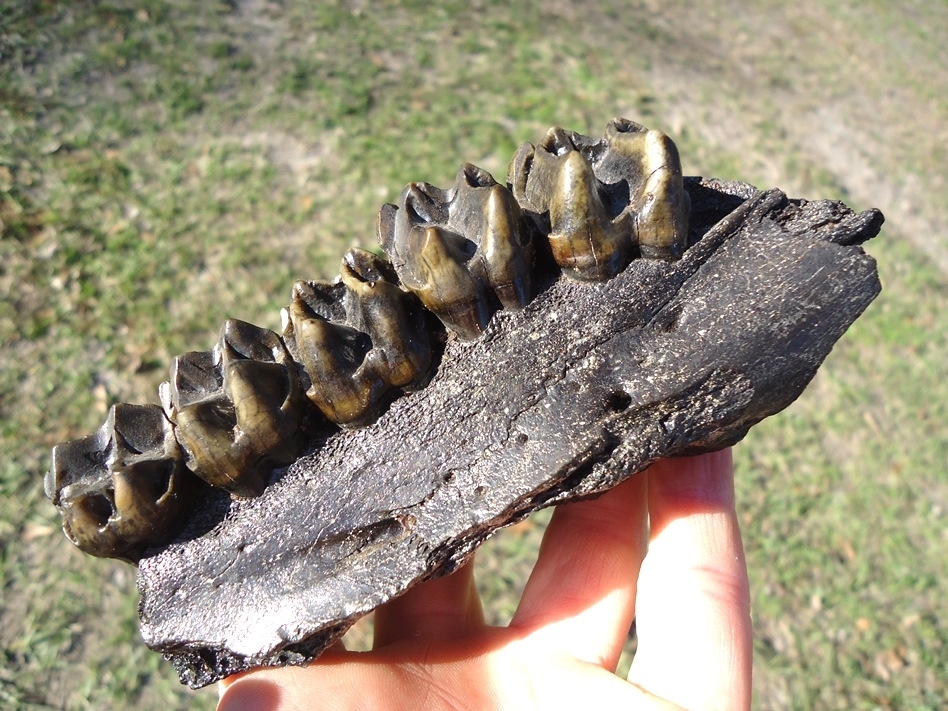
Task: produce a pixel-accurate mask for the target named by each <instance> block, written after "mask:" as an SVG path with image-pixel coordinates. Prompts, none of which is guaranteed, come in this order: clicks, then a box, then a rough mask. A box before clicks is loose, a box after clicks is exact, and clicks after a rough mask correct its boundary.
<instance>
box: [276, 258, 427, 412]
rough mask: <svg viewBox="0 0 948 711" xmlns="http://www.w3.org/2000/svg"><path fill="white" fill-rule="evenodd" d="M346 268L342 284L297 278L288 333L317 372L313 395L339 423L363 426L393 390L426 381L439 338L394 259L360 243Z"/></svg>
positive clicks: (313, 375) (296, 349)
mask: <svg viewBox="0 0 948 711" xmlns="http://www.w3.org/2000/svg"><path fill="white" fill-rule="evenodd" d="M340 272H341V275H340V280H339V281H338V282H336V283H335V284H329V283H326V282H298V283H297V284H296V286H295V287H294V289H293V299H292V301H291V303H290V306H289V308H288V309H287V317H286V325H285V327H284V338H285V339H286V342H287V345H288V347H289V348H290V350H291V351H292V352H293V353H294V355H295V356H297V358H298V360H299V361H300V362H301V363H302V365H303V368H304V370H305V372H306V374H307V375H308V377H309V380H310V385H309V388H308V389H307V391H306V394H307V396H308V397H309V399H310V400H311V401H312V402H313V403H314V404H315V405H316V406H317V407H318V408H319V409H320V410H321V411H322V412H323V414H325V415H326V417H328V418H329V419H330V420H332V421H333V422H335V423H337V424H340V425H346V426H359V425H362V424H365V423H366V422H368V421H371V420H373V419H375V418H376V417H377V416H378V413H379V409H380V407H381V406H382V404H383V402H384V396H385V394H386V393H387V392H388V391H390V390H392V389H396V388H397V389H402V390H410V389H413V388H415V387H418V386H419V385H420V384H421V383H422V382H423V380H424V378H425V377H426V375H427V372H428V366H429V365H430V363H431V345H430V343H429V338H428V328H427V324H426V323H425V315H424V312H423V310H422V309H421V306H420V304H418V302H417V300H416V299H415V298H414V297H413V296H412V295H411V294H409V293H407V292H405V291H403V290H402V289H400V288H399V287H398V286H397V283H396V282H397V279H396V277H395V274H394V271H393V269H392V266H391V264H389V263H388V262H386V261H385V260H384V259H382V258H380V257H378V256H376V255H374V254H372V253H371V252H366V251H365V250H361V249H352V250H349V251H348V252H347V253H346V254H345V256H344V257H343V259H342V264H341V268H340Z"/></svg>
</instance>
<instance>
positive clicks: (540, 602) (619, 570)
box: [511, 475, 648, 671]
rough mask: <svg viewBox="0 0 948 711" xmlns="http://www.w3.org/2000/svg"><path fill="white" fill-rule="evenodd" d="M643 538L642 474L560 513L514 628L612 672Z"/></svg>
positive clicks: (624, 633)
mask: <svg viewBox="0 0 948 711" xmlns="http://www.w3.org/2000/svg"><path fill="white" fill-rule="evenodd" d="M647 540H648V537H647V527H646V478H645V476H644V475H636V476H633V477H632V478H631V479H630V480H629V481H627V482H625V483H623V484H621V485H619V486H617V487H616V488H615V489H613V490H612V491H609V492H607V493H606V494H603V495H602V496H601V497H599V498H598V499H595V500H593V501H583V502H580V503H575V504H568V505H565V506H559V507H557V509H556V512H555V513H554V514H553V518H552V520H551V521H550V524H549V526H548V527H547V530H546V533H545V535H544V537H543V544H542V545H541V547H540V554H539V556H538V558H537V563H536V566H535V567H534V569H533V573H532V574H531V575H530V579H529V580H528V581H527V585H526V587H525V589H524V592H523V597H522V598H521V600H520V605H519V607H518V608H517V612H516V614H515V615H514V618H513V620H512V621H511V627H520V628H523V629H525V630H527V631H528V634H529V635H530V636H531V637H532V638H533V639H534V640H535V641H537V642H539V643H540V644H541V646H542V647H544V648H552V649H559V650H561V651H563V652H564V653H566V654H568V655H570V656H574V657H576V658H577V659H580V660H583V661H587V662H590V663H592V664H596V665H599V666H602V667H604V668H606V669H608V670H609V671H614V670H615V667H616V664H618V661H619V655H620V653H621V652H622V645H623V644H624V643H625V640H626V638H627V636H628V631H629V627H630V625H631V624H632V617H633V614H634V610H635V581H636V578H637V577H638V573H639V566H640V565H641V563H642V558H643V556H644V555H645V549H646V544H647Z"/></svg>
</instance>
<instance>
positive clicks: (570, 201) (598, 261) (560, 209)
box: [549, 151, 632, 281]
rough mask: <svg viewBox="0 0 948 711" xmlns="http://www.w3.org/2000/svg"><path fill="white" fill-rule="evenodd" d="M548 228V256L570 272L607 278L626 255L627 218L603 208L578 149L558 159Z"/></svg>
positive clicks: (628, 245)
mask: <svg viewBox="0 0 948 711" xmlns="http://www.w3.org/2000/svg"><path fill="white" fill-rule="evenodd" d="M550 228H551V231H550V237H549V240H550V247H551V248H552V250H553V258H554V259H555V260H556V263H557V264H559V265H560V267H562V268H563V269H564V270H566V271H567V273H569V274H570V275H571V276H574V277H576V278H579V279H585V280H589V281H605V280H606V279H611V278H612V277H614V276H615V275H616V274H618V273H619V272H620V271H622V269H624V268H625V266H626V265H627V264H628V262H629V259H630V258H631V252H632V249H631V243H630V228H629V222H628V219H626V217H625V214H620V215H619V217H618V218H617V219H616V220H615V221H613V220H612V219H610V217H609V215H608V214H606V209H605V207H604V206H603V204H602V200H601V198H600V197H599V190H598V181H597V179H596V176H595V175H594V174H593V170H592V167H591V166H590V165H589V163H587V162H586V159H585V158H584V157H583V155H582V154H581V153H580V152H579V151H571V152H569V153H567V154H566V155H565V156H563V158H562V159H561V163H560V168H559V175H558V180H557V186H556V190H555V192H554V193H553V197H552V200H551V202H550Z"/></svg>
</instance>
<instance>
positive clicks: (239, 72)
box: [0, 0, 948, 709]
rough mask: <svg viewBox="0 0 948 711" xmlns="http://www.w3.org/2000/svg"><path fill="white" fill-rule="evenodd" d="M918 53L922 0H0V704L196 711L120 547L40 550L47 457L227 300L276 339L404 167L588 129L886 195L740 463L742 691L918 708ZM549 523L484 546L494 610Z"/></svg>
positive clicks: (90, 426) (942, 82)
mask: <svg viewBox="0 0 948 711" xmlns="http://www.w3.org/2000/svg"><path fill="white" fill-rule="evenodd" d="M946 67H948V4H946V3H945V2H943V1H942V0H905V1H903V2H900V3H888V2H882V1H881V0H864V1H861V2H840V1H839V0H797V1H796V2H794V3H782V2H772V1H768V0H752V1H750V2H727V1H724V2H721V1H717V2H698V3H686V2H677V1H675V0H665V1H663V2H657V1H656V2H646V1H640V2H619V1H618V0H616V1H612V0H603V1H602V2H563V1H560V0H545V1H544V2H522V3H517V4H514V5H511V4H509V3H501V2H490V1H488V0H483V1H480V2H478V1H476V0H469V1H467V2H444V3H437V4H436V3H430V2H371V1H369V0H361V1H360V0H352V1H351V2H335V3H333V2H325V3H314V2H311V1H303V0H282V1H281V0H273V1H266V0H230V1H227V2H206V3H192V2H185V1H184V0H143V1H141V2H131V1H130V0H129V1H124V0H115V1H113V2H83V3H65V2H53V1H52V0H49V1H46V2H41V1H38V0H37V1H34V2H29V1H26V0H23V1H21V2H15V1H14V0H0V221H2V237H0V296H2V300H0V452H2V453H3V457H2V459H0V584H2V593H0V595H2V597H0V654H2V658H0V707H2V708H4V709H7V708H10V709H60V708H68V709H86V708H89V709H92V708H94V709H103V708H128V707H132V706H135V707H137V708H143V709H153V708H154V709H159V708H160V709H174V708H181V709H185V708H189V709H190V708H208V709H210V708H213V706H214V702H215V700H216V692H215V690H214V689H213V688H212V689H206V690H203V691H201V692H192V691H190V690H187V689H185V688H184V687H181V686H180V685H179V684H178V682H177V679H176V677H175V675H174V673H173V671H172V669H171V668H170V666H168V665H167V664H165V663H164V662H163V661H162V659H161V658H160V656H159V655H157V654H155V653H152V652H150V651H148V650H147V649H146V648H145V646H144V645H143V643H142V642H141V641H140V639H139V638H138V630H137V614H136V602H137V592H136V587H135V570H134V568H132V567H130V566H127V565H124V564H122V563H117V562H111V561H104V560H96V559H92V558H89V557H87V556H84V555H82V554H80V553H79V552H78V551H76V550H74V549H73V548H72V547H71V545H70V544H69V543H68V542H67V541H66V539H65V538H64V537H63V536H62V534H61V532H60V530H59V521H58V516H57V514H56V512H55V510H54V509H53V508H52V506H50V505H49V504H48V502H47V501H46V500H45V498H44V496H43V492H42V478H43V473H44V472H45V470H46V469H47V467H48V466H49V449H50V447H51V446H52V445H54V444H56V443H58V442H61V441H63V440H66V439H71V438H75V437H79V436H82V435H85V434H88V433H90V432H92V431H94V430H95V429H97V428H98V427H99V426H100V424H101V423H102V421H103V420H104V419H105V416H106V413H107V410H108V408H109V406H110V405H111V404H113V403H115V402H134V403H144V402H157V386H158V384H159V383H160V382H161V381H162V380H164V379H165V378H166V377H167V368H168V365H169V364H170V362H171V359H172V358H173V356H174V355H176V354H178V353H183V352H185V351H189V350H204V349H207V348H210V346H211V345H212V344H213V343H214V342H215V340H216V337H217V336H216V334H217V330H218V328H219V327H220V324H221V323H222V322H223V321H224V319H225V318H227V317H236V318H240V319H244V320H247V321H251V322H253V323H256V324H259V325H262V326H266V327H269V328H274V329H277V328H279V309H280V307H281V306H282V305H284V304H285V303H286V302H287V301H288V298H289V292H290V287H291V285H292V283H293V281H294V280H295V279H300V278H330V277H332V276H333V275H335V274H336V273H337V269H338V259H339V258H340V257H341V255H342V253H343V251H344V249H345V248H346V247H349V246H352V245H363V246H372V245H374V243H375V230H374V221H375V216H376V214H377V211H378V208H379V206H380V205H381V204H382V203H383V202H390V201H394V200H396V199H397V196H398V194H399V192H400V191H401V188H402V187H403V186H404V185H405V183H407V182H408V181H412V180H426V181H428V182H431V183H434V184H435V185H438V186H442V187H446V186H448V185H450V184H451V183H452V182H453V180H454V175H455V173H456V171H457V169H458V167H459V166H460V165H461V163H463V162H465V161H470V162H473V163H475V164H477V165H479V166H481V167H483V168H485V169H487V170H489V171H490V172H491V173H493V175H494V176H495V177H496V178H498V179H499V180H501V181H503V179H504V176H505V174H506V166H507V162H508V160H509V159H510V157H511V156H512V155H513V153H514V151H515V150H516V148H517V146H518V145H519V144H520V143H521V142H522V141H526V140H530V141H533V142H536V141H538V140H540V139H541V138H542V137H543V135H544V133H545V132H546V130H547V129H548V128H549V127H550V126H554V125H558V126H563V127H566V128H569V129H573V130H577V131H580V132H583V133H586V134H588V135H592V136H599V135H601V132H602V130H603V129H604V127H605V125H606V123H607V121H608V120H609V119H611V118H612V117H613V116H624V117H626V118H630V119H633V120H636V121H639V122H640V123H643V124H645V125H647V126H649V127H650V128H658V129H661V130H663V131H665V132H666V133H668V134H669V135H670V136H671V137H672V138H673V139H674V140H675V141H676V143H677V144H678V147H679V150H680V153H681V156H682V162H683V164H684V169H685V174H686V175H706V176H715V177H721V178H731V179H739V180H744V181H746V182H750V183H754V184H756V185H758V186H759V187H762V188H767V187H774V186H779V187H781V188H783V189H784V190H785V191H786V192H788V193H789V194H790V195H793V196H798V197H804V198H811V199H820V198H834V199H842V200H845V201H846V202H847V203H849V204H850V205H851V206H852V207H854V208H856V209H865V208H867V207H879V208H881V209H882V210H883V211H884V212H885V214H886V216H887V223H886V226H885V228H884V230H883V234H882V235H881V236H880V237H879V238H877V239H875V240H873V241H872V242H870V243H869V244H868V245H867V251H869V252H870V253H871V254H873V255H874V256H875V257H876V259H877V260H878V263H879V270H880V273H881V277H882V281H883V285H884V292H883V294H882V295H881V296H880V297H879V299H878V300H877V301H876V302H875V303H874V304H873V305H872V306H871V307H870V308H869V310H868V311H867V312H866V314H865V315H864V317H862V318H861V319H860V320H859V321H858V322H857V323H856V324H855V325H854V326H853V328H852V329H851V330H850V331H849V333H848V334H847V335H846V336H845V337H844V338H843V340H842V341H841V342H840V344H839V345H838V346H837V348H836V349H835V350H834V352H833V354H832V355H831V356H830V358H829V359H828V361H827V362H826V364H825V365H824V367H823V368H822V369H821V370H820V372H819V374H818V375H817V377H816V378H815V380H814V381H813V383H812V384H811V385H810V387H809V389H808V390H807V391H806V393H804V395H803V397H801V398H800V400H798V401H797V402H796V403H795V404H794V405H792V406H791V407H790V408H789V409H788V410H786V411H785V412H783V413H781V414H780V415H778V416H776V417H774V418H771V419H770V420H767V421H766V422H764V423H762V424H761V425H759V426H758V427H756V428H755V429H754V430H753V431H752V433H751V434H750V435H749V436H748V437H747V439H746V440H745V441H744V442H743V443H742V444H741V445H739V446H738V447H737V449H736V460H737V466H738V501H739V511H740V516H741V523H742V525H743V529H744V534H745V538H746V546H747V552H748V561H749V566H750V576H751V584H752V589H753V611H754V623H755V682H754V689H755V708H758V709H929V708H931V709H934V708H941V707H943V706H944V703H945V701H946V698H948V615H946V614H945V613H946V611H945V606H944V600H945V596H946V595H945V593H946V584H945V582H944V577H945V573H946V565H945V560H946V549H948V433H946V429H945V426H946V421H948V417H946V415H948V405H946V403H948V347H946V345H948V344H946V340H948V319H946V317H945V314H946V313H948V308H946V307H948V224H946V223H948V218H946V211H945V197H944V196H945V192H946V188H948V185H946V183H948V169H946V166H948V71H946ZM547 518H548V517H547V516H544V515H540V516H537V517H534V518H533V519H530V520H529V521H527V522H524V523H521V524H519V525H517V526H515V527H513V528H511V529H508V530H506V531H502V532H501V533H500V534H499V535H498V536H496V537H495V538H494V539H492V540H491V541H490V542H489V543H488V544H487V545H486V546H485V547H484V548H483V549H482V552H480V553H479V554H478V575H479V581H480V585H481V588H482V590H483V593H484V596H485V601H486V603H485V604H486V607H487V609H488V611H489V614H490V615H491V617H492V619H493V620H494V621H496V622H497V623H503V622H505V621H506V620H507V619H509V616H510V614H511V613H512V611H513V609H514V606H515V604H516V599H517V596H518V594H519V591H520V589H521V587H522V585H523V583H524V581H525V579H526V575H527V574H528V572H529V570H530V566H531V564H532V561H533V559H534V557H535V555H536V547H537V544H538V541H539V537H540V535H541V534H542V530H543V526H544V523H545V521H546V520H547ZM355 641H356V643H358V639H356V640H355ZM633 644H634V641H633V642H630V650H629V651H630V652H631V649H632V646H633ZM623 663H624V664H627V663H628V655H626V659H625V660H624V662H623Z"/></svg>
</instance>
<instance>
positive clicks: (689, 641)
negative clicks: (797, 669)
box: [218, 450, 751, 711]
mask: <svg viewBox="0 0 948 711" xmlns="http://www.w3.org/2000/svg"><path fill="white" fill-rule="evenodd" d="M633 619H635V622H636V631H637V634H638V650H637V653H636V656H635V658H634V660H633V663H632V668H631V670H630V671H629V676H628V679H623V678H621V677H619V676H617V675H616V674H615V673H614V672H615V668H616V665H617V664H618V661H619V654H620V653H621V651H622V646H623V644H624V643H625V641H626V637H627V634H628V630H629V627H630V625H631V623H632V621H633ZM750 682H751V622H750V603H749V592H748V582H747V568H746V565H745V562H744V551H743V546H742V544H741V536H740V530H739V527H738V521H737V516H736V513H735V510H734V478H733V466H732V463H731V453H730V450H724V451H721V452H714V453H712V454H705V455H701V456H697V457H687V458H682V459H669V460H662V461H659V462H656V463H655V464H653V465H652V466H651V467H650V468H649V469H647V470H646V471H645V472H643V473H642V474H639V475H636V476H633V477H632V478H631V479H629V480H628V481H627V482H625V483H623V484H622V485H620V486H618V487H616V488H615V489H613V490H612V491H610V492H608V493H606V494H605V495H603V496H601V497H600V498H598V499H596V500H593V501H585V502H580V503H575V504H569V505H566V506H560V507H559V508H557V510H556V512H555V513H554V515H553V518H552V520H551V522H550V524H549V526H548V528H547V531H546V534H545V536H544V539H543V545H542V547H541V549H540V554H539V557H538V560H537V563H536V566H535V567H534V570H533V573H532V574H531V576H530V579H529V581H528V582H527V585H526V588H525V590H524V592H523V596H522V598H521V600H520V604H519V607H518V608H517V612H516V613H515V615H514V617H513V619H512V620H511V622H510V624H509V625H508V626H507V627H491V626H488V625H486V624H485V623H484V617H483V613H482V609H481V602H480V598H479V597H478V594H477V591H476V589H475V587H474V578H473V572H472V566H471V565H470V564H468V565H465V566H464V567H462V568H461V569H459V570H458V571H457V572H455V573H454V574H453V575H451V576H448V577H446V578H441V579H438V580H433V581H430V582H427V583H424V584H422V585H419V586H417V587H415V588H412V589H411V590H409V591H408V592H407V593H405V594H404V595H403V596H401V597H399V598H396V599H394V600H392V601H390V602H388V603H386V604H385V605H383V606H382V607H380V608H379V609H378V610H377V611H376V613H375V639H374V645H373V650H372V651H371V652H348V651H346V650H345V649H344V648H343V647H342V646H341V645H337V646H336V647H333V648H332V649H330V650H329V651H327V652H326V653H325V654H324V655H323V656H322V657H321V658H320V659H319V660H318V661H317V662H316V663H314V664H312V665H310V666H307V667H287V668H282V669H263V670H254V671H251V672H247V673H244V674H241V675H238V676H235V677H231V678H229V679H226V680H224V681H223V682H221V684H220V693H221V698H220V704H219V706H218V711H236V710H238V709H239V710H241V711H250V710H253V711H263V710H267V711H302V710H303V709H320V710H323V709H332V710H342V709H364V710H370V709H371V710H374V709H382V710H385V711H388V710H399V709H406V710H407V709H412V710H413V711H416V710H424V711H428V710H432V711H434V710H436V709H437V710H447V709H465V710H470V711H475V710H476V711H480V710H482V709H515V710H517V711H523V710H525V709H544V711H548V710H557V709H563V710H564V711H566V710H569V711H575V710H576V709H585V708H589V709H649V710H657V709H664V710H668V709H682V708H684V709H690V710H692V711H699V710H700V711H705V710H708V711H713V710H715V709H722V710H723V709H728V710H731V709H748V708H750V686H751V684H750Z"/></svg>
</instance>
